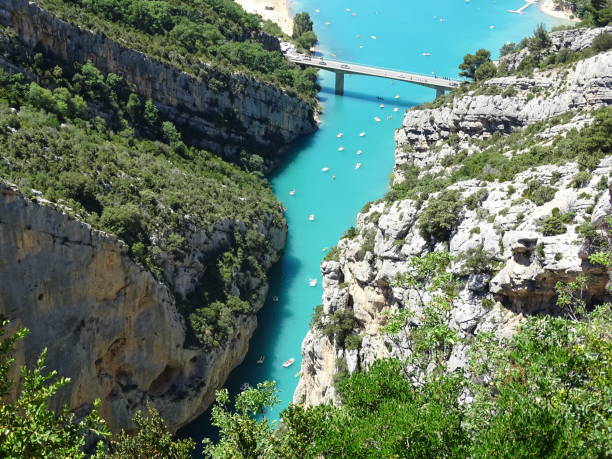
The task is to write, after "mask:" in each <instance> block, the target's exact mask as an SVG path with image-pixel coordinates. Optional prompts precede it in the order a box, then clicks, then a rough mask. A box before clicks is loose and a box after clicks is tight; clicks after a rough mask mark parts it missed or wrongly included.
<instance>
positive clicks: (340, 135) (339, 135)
mask: <svg viewBox="0 0 612 459" xmlns="http://www.w3.org/2000/svg"><path fill="white" fill-rule="evenodd" d="M343 135H344V134H343V133H342V132H338V135H337V136H336V137H338V138H340V137H342V136H343Z"/></svg>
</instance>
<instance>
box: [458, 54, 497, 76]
mask: <svg viewBox="0 0 612 459" xmlns="http://www.w3.org/2000/svg"><path fill="white" fill-rule="evenodd" d="M486 62H491V52H490V51H487V50H486V49H479V50H478V51H476V54H466V55H465V56H464V57H463V63H461V64H459V69H460V70H461V72H459V75H460V76H462V77H466V78H471V79H475V76H476V71H477V70H478V68H479V67H480V66H481V65H483V64H484V63H486Z"/></svg>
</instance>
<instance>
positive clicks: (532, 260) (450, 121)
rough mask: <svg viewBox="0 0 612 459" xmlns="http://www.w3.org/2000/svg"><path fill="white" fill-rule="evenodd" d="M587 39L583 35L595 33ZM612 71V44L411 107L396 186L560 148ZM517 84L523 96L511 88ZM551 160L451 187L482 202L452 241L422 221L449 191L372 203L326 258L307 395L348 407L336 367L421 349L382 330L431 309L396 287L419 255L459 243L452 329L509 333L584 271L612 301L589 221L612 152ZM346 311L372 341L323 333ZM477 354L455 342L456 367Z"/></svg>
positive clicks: (599, 212) (606, 194) (596, 221)
mask: <svg viewBox="0 0 612 459" xmlns="http://www.w3.org/2000/svg"><path fill="white" fill-rule="evenodd" d="M593 33H594V32H590V34H591V35H593ZM576 36H578V37H581V38H580V40H582V41H584V34H576ZM591 39H592V37H591ZM570 41H571V40H570ZM572 43H573V42H572ZM576 46H578V45H576ZM580 46H582V45H580ZM585 46H586V45H585ZM611 75H612V52H607V53H603V54H599V55H596V56H593V57H591V58H589V59H586V60H583V61H580V62H578V63H577V64H576V65H575V66H574V67H570V68H565V69H556V70H549V71H547V72H536V73H535V74H534V76H533V77H530V78H519V77H505V78H496V79H492V80H489V81H487V82H486V84H484V85H481V86H480V87H477V88H475V89H474V90H472V91H470V92H468V93H467V94H464V95H457V96H454V98H453V97H449V99H447V103H446V104H444V106H442V107H440V108H435V109H424V110H419V109H417V110H410V111H409V112H408V113H407V114H406V116H405V119H404V123H403V126H402V127H401V128H400V129H399V130H398V131H397V132H396V143H397V149H396V152H395V158H396V164H395V170H394V175H393V179H392V182H393V184H395V185H398V184H402V183H403V182H405V181H407V180H412V181H414V180H417V183H426V182H427V181H430V182H431V181H433V180H434V179H438V180H443V179H447V178H448V177H451V176H452V174H453V172H454V171H457V170H458V169H459V168H461V166H462V164H463V162H464V158H468V157H470V156H471V155H474V154H477V153H479V152H482V151H484V150H486V149H487V148H489V149H493V151H499V153H500V154H501V155H503V157H506V158H509V157H512V156H514V155H519V154H521V153H525V152H527V151H529V148H532V147H537V146H540V147H542V148H543V149H544V148H545V149H552V148H553V147H552V146H551V145H552V144H554V142H555V141H559V139H562V138H563V137H565V136H567V135H569V134H570V132H571V131H572V130H573V129H582V128H583V127H585V126H587V125H589V124H590V123H591V122H592V120H593V115H592V111H593V110H594V109H598V108H601V107H603V106H607V105H610V104H611V103H612V79H611ZM508 88H512V91H510V92H509V93H508V92H506V93H505V94H502V93H504V92H505V91H507V89H508ZM534 88H542V89H534ZM558 115H563V116H558ZM555 117H556V118H555ZM512 133H514V134H512ZM511 134H512V135H511ZM525 138H529V139H530V141H529V144H528V145H524V144H522V143H520V141H521V139H525ZM495 149H498V150H495ZM544 151H546V150H544ZM609 153H610V152H608V154H609ZM539 164H540V165H538V166H537V167H532V168H528V167H524V168H523V170H522V171H519V172H518V173H516V174H515V175H514V176H513V177H512V178H511V179H509V180H507V181H499V180H495V181H491V180H487V179H486V175H487V174H486V173H483V174H481V175H483V176H484V177H483V178H481V177H478V178H472V179H469V180H463V181H460V180H457V181H454V182H451V183H450V185H448V186H447V187H446V190H447V191H452V190H454V191H455V192H456V196H457V197H456V199H457V200H458V201H462V202H466V203H467V202H469V201H471V202H472V203H471V205H467V204H466V205H465V206H461V209H460V210H459V211H457V212H456V214H455V217H456V221H455V223H454V226H453V228H452V231H451V232H450V234H449V236H448V241H444V242H441V241H436V240H435V239H434V240H432V239H431V238H429V237H425V236H424V235H423V234H422V231H421V230H420V225H421V220H420V218H421V216H422V215H423V212H424V210H425V209H427V207H428V205H429V204H430V203H431V202H432V200H433V199H436V198H437V197H439V196H440V192H436V193H433V194H430V195H429V196H427V197H426V198H421V199H420V200H416V199H408V198H405V197H400V198H395V199H394V198H389V199H387V200H386V202H385V201H378V202H374V203H372V204H371V205H370V206H369V208H367V210H365V211H363V212H362V213H361V214H360V215H359V216H358V218H357V225H356V231H354V232H352V233H353V234H354V236H353V237H345V238H344V239H341V240H340V242H339V244H338V252H337V256H335V257H331V258H335V260H333V261H324V262H323V263H322V265H321V270H322V273H323V289H324V293H323V308H322V311H321V312H320V317H319V318H318V321H319V322H318V324H319V325H318V326H315V327H314V328H312V329H311V330H310V331H309V332H308V334H307V336H306V338H305V339H304V341H303V343H302V358H303V361H302V369H301V379H300V382H299V384H298V387H297V389H296V392H295V394H294V402H296V403H305V404H309V405H313V404H319V403H324V402H335V401H337V393H336V391H335V389H334V375H335V374H336V373H337V372H339V371H344V370H347V371H348V372H353V371H356V370H360V369H366V368H368V367H369V366H370V365H371V364H372V362H373V361H375V360H376V359H380V358H384V357H399V358H405V357H407V356H408V353H409V350H408V348H409V346H407V345H403V344H405V343H401V342H400V344H399V345H398V339H399V338H398V336H395V337H393V338H394V339H391V337H390V336H389V335H387V334H386V333H384V332H383V331H382V330H381V328H382V327H383V326H385V325H386V324H387V322H388V316H389V314H392V313H394V312H397V311H399V310H404V309H406V308H407V307H409V308H411V309H412V310H413V311H414V313H415V315H414V317H415V318H416V319H415V321H414V322H409V323H408V325H406V327H418V326H419V314H420V312H421V311H420V310H419V306H418V303H417V302H415V301H414V299H415V298H414V292H413V291H411V290H409V289H407V288H406V287H402V286H399V285H398V284H397V282H396V279H397V276H398V274H402V273H405V272H406V270H407V269H408V261H409V260H410V259H411V258H412V257H420V256H423V255H425V254H427V253H429V252H431V251H434V250H448V251H449V252H450V254H451V255H452V256H453V257H454V261H453V263H452V264H451V267H450V270H451V271H452V272H453V273H454V274H455V275H456V276H457V277H458V278H459V279H460V281H461V289H460V293H459V296H458V299H457V300H456V301H455V303H454V305H453V308H452V310H451V314H450V318H449V322H448V324H449V326H450V327H451V328H452V329H453V330H455V331H456V332H457V333H458V334H459V335H460V336H461V337H463V338H467V339H468V340H469V339H470V338H471V337H473V336H475V335H477V334H478V333H481V332H484V331H494V332H495V333H497V335H498V336H500V337H501V336H507V335H509V334H511V333H513V330H514V329H515V327H516V325H517V324H518V323H520V321H521V320H522V318H523V317H524V316H525V315H527V314H541V313H549V314H555V313H558V312H559V309H558V307H557V306H556V304H555V300H556V292H555V289H554V286H555V283H556V282H558V281H562V282H563V281H572V280H574V279H576V277H577V276H578V275H581V274H584V275H586V276H587V277H588V278H589V290H588V293H587V295H586V297H585V300H586V301H587V302H588V303H589V304H595V303H598V302H602V301H609V299H610V298H609V293H610V292H609V287H610V281H611V279H612V273H611V272H609V271H608V270H606V268H604V267H603V266H600V265H593V264H591V263H589V261H588V260H587V258H588V254H589V252H588V247H587V246H586V245H585V239H584V238H583V237H582V236H580V235H579V232H578V227H579V226H580V225H581V224H583V223H592V224H593V225H594V226H595V227H599V228H604V226H605V225H603V220H604V217H605V216H609V215H612V202H611V199H612V195H611V191H610V190H609V189H608V184H609V177H610V173H611V172H612V156H610V155H608V156H607V157H605V158H603V159H602V160H601V161H600V162H599V164H598V165H597V166H596V167H595V168H594V169H593V170H592V171H591V173H590V174H586V175H584V174H583V175H582V176H580V175H577V174H578V171H579V168H578V165H577V164H576V163H574V162H571V161H570V162H566V163H564V164H551V165H546V161H543V162H540V163H539ZM496 167H499V166H498V165H497V163H495V162H491V163H490V164H489V165H487V166H486V167H485V169H484V170H483V171H484V172H487V171H488V172H489V173H491V174H494V173H496V169H495V168H496ZM487 168H488V169H487ZM415 171H416V172H415ZM414 174H417V175H416V177H417V178H416V179H415V178H414V177H415V176H414ZM577 177H583V180H577ZM539 187H546V191H547V192H548V196H547V197H546V198H545V199H541V200H539V199H537V198H536V197H533V195H531V194H530V191H529V190H532V189H534V188H539ZM532 199H533V200H532ZM534 201H537V203H536V202H534ZM554 215H556V216H558V217H563V216H565V217H563V218H565V221H566V222H567V223H563V222H562V221H561V220H554V222H553V220H549V223H550V222H553V225H552V226H553V227H554V228H552V229H551V228H548V229H547V230H544V229H543V228H544V226H543V223H542V222H543V219H545V218H548V217H550V216H554ZM337 311H344V312H346V311H348V312H350V313H351V314H352V315H353V316H354V318H355V322H354V324H355V326H354V329H353V330H352V333H354V334H355V335H358V336H359V337H360V342H359V344H358V345H353V346H341V345H340V344H339V343H338V342H336V341H335V340H334V337H333V336H331V334H327V335H326V334H325V333H324V330H325V325H326V324H329V323H330V322H332V321H333V320H334V313H337ZM347 348H348V349H347ZM466 363H467V349H466V348H465V347H464V345H463V344H457V345H455V347H454V348H453V349H452V352H451V353H450V355H449V358H448V361H447V365H448V367H449V368H451V369H453V368H458V367H464V366H465V365H466Z"/></svg>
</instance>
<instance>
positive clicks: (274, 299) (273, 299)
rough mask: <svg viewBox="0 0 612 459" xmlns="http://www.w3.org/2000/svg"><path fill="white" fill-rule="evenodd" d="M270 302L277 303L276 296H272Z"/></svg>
mask: <svg viewBox="0 0 612 459" xmlns="http://www.w3.org/2000/svg"><path fill="white" fill-rule="evenodd" d="M272 301H274V302H275V303H277V302H278V297H277V296H276V295H274V296H273V297H272Z"/></svg>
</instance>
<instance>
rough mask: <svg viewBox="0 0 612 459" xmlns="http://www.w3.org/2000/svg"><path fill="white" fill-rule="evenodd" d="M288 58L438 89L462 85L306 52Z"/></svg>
mask: <svg viewBox="0 0 612 459" xmlns="http://www.w3.org/2000/svg"><path fill="white" fill-rule="evenodd" d="M285 56H286V58H287V59H289V60H290V61H291V62H295V63H296V64H300V65H308V66H310V67H316V68H319V69H323V70H329V71H330V72H335V73H336V74H338V73H344V74H354V75H369V76H374V77H380V78H389V79H392V80H399V81H405V82H408V83H414V84H418V85H421V86H427V87H428V88H433V89H436V90H449V89H453V88H458V87H459V86H460V85H461V82H460V81H456V80H451V79H450V78H444V77H436V76H429V75H422V74H418V73H411V72H402V71H399V70H390V69H384V68H379V67H370V66H368V65H360V64H353V63H348V62H342V61H334V60H329V59H322V58H319V57H316V56H307V55H304V54H286V55H285Z"/></svg>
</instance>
